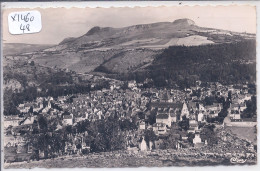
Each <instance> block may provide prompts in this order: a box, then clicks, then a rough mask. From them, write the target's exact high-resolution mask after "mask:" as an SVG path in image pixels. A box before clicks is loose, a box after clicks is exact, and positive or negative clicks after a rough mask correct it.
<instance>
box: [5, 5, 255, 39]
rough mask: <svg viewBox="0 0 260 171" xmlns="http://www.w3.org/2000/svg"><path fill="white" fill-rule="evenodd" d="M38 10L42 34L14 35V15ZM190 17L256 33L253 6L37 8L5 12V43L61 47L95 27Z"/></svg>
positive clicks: (203, 23)
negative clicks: (10, 25) (10, 21)
mask: <svg viewBox="0 0 260 171" xmlns="http://www.w3.org/2000/svg"><path fill="white" fill-rule="evenodd" d="M28 10H38V11H39V12H40V13H41V17H42V30H41V31H40V32H39V33H32V34H23V35H12V34H10V33H9V30H8V23H7V17H8V14H9V13H10V12H14V11H28ZM180 18H189V19H191V20H193V21H194V22H195V23H196V24H197V25H198V26H201V27H209V28H217V29H224V30H230V31H236V32H247V33H256V9H255V7H254V6H249V5H240V6H237V5H229V6H216V7H214V6H192V7H191V6H171V7H166V6H160V7H134V8H128V7H120V8H119V7H114V8H35V9H26V8H25V9H4V10H3V23H2V24H3V43H30V44H58V43H60V42H61V41H62V40H63V39H64V38H67V37H79V36H81V35H83V34H85V33H87V32H88V30H90V29H91V28H92V27H94V26H101V27H126V26H131V25H136V24H148V23H155V22H173V21H174V20H176V19H180Z"/></svg>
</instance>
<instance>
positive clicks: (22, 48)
mask: <svg viewBox="0 0 260 171" xmlns="http://www.w3.org/2000/svg"><path fill="white" fill-rule="evenodd" d="M51 46H53V45H40V44H25V43H3V54H4V55H15V54H21V53H27V52H34V51H39V50H43V49H47V48H49V47H51Z"/></svg>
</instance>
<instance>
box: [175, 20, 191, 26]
mask: <svg viewBox="0 0 260 171" xmlns="http://www.w3.org/2000/svg"><path fill="white" fill-rule="evenodd" d="M173 24H176V25H183V26H187V25H189V26H192V25H196V24H195V22H194V21H193V20H191V19H188V18H183V19H178V20H175V21H174V22H173Z"/></svg>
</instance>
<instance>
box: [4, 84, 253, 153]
mask: <svg viewBox="0 0 260 171" xmlns="http://www.w3.org/2000/svg"><path fill="white" fill-rule="evenodd" d="M200 84H201V82H198V83H197V85H196V86H195V87H191V88H189V89H185V90H184V91H181V90H177V89H158V88H140V87H141V86H142V85H141V84H137V83H136V82H135V81H130V82H129V83H128V89H120V88H117V86H110V88H109V89H102V90H95V91H91V92H90V93H87V94H76V95H70V96H60V97H58V98H55V99H54V98H52V97H38V98H36V100H35V101H33V102H25V103H23V104H20V105H19V106H18V107H17V109H18V111H19V112H20V113H21V114H23V115H22V117H19V116H6V117H5V118H4V129H5V134H6V136H5V143H4V146H5V147H14V146H17V145H18V144H23V145H24V140H23V138H19V137H21V136H20V135H19V130H21V129H23V130H27V131H32V128H33V125H34V124H35V122H36V121H37V117H38V115H39V114H41V115H43V116H45V117H46V118H47V119H48V120H52V119H57V118H58V120H59V122H58V124H57V130H58V129H62V128H63V127H64V126H68V125H72V126H73V125H75V124H77V123H78V122H80V121H84V120H89V121H95V120H101V119H105V118H107V117H109V116H110V115H113V114H117V115H118V117H119V119H129V120H131V119H132V117H134V116H136V115H137V114H138V113H140V112H143V113H145V119H140V122H139V125H138V126H139V127H138V129H139V130H146V129H150V130H153V132H154V133H155V134H156V135H157V136H159V137H160V136H163V135H166V134H167V133H168V132H169V130H170V129H171V127H172V125H173V124H174V123H178V122H181V121H184V120H187V119H188V122H189V124H188V125H189V127H188V129H187V133H192V134H194V135H195V137H194V139H193V144H194V146H203V145H205V144H207V142H206V141H202V140H201V138H200V131H201V130H200V129H199V125H200V124H201V123H206V122H207V118H216V117H218V114H219V113H220V112H221V111H222V110H223V104H222V103H217V102H214V103H213V104H211V105H205V103H203V100H204V99H205V97H207V96H212V95H215V96H219V97H224V99H227V98H228V92H229V91H230V92H232V104H231V105H230V108H229V109H228V112H229V115H230V117H231V118H232V119H240V114H241V112H242V111H243V110H245V109H246V105H245V104H246V103H245V102H246V100H250V99H251V96H252V95H251V94H249V93H248V88H247V87H246V86H244V87H243V89H235V88H234V87H233V86H223V85H221V84H220V83H211V84H210V85H209V86H207V87H202V86H201V85H200ZM198 91H199V94H198V93H194V92H198ZM151 112H156V122H155V123H154V124H152V125H149V124H148V123H147V122H146V120H147V118H148V115H149V114H151ZM72 136H73V135H72ZM14 137H15V138H14ZM74 138H75V142H84V141H83V140H82V139H83V138H84V135H83V134H82V135H79V136H77V137H76V135H75V137H74ZM182 139H183V140H185V139H186V140H187V134H185V135H183V137H182ZM145 144H146V145H145ZM81 147H82V148H83V147H86V148H89V147H88V146H87V145H86V144H85V145H84V144H82V145H81ZM176 147H177V148H179V147H181V145H180V144H176ZM139 148H140V149H141V150H144V149H148V148H147V143H146V142H144V139H143V140H142V141H141V142H140V147H139ZM28 149H30V147H29V146H28ZM70 149H74V151H75V150H77V148H76V146H75V144H73V143H72V144H69V143H67V144H66V150H67V151H71V150H70ZM29 151H30V150H29Z"/></svg>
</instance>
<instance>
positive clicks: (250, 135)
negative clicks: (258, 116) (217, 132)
mask: <svg viewBox="0 0 260 171" xmlns="http://www.w3.org/2000/svg"><path fill="white" fill-rule="evenodd" d="M226 128H227V129H228V130H230V131H232V133H233V134H235V135H237V137H239V138H241V139H245V140H248V141H251V142H253V143H254V144H257V133H256V128H255V127H229V126H228V127H226Z"/></svg>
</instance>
